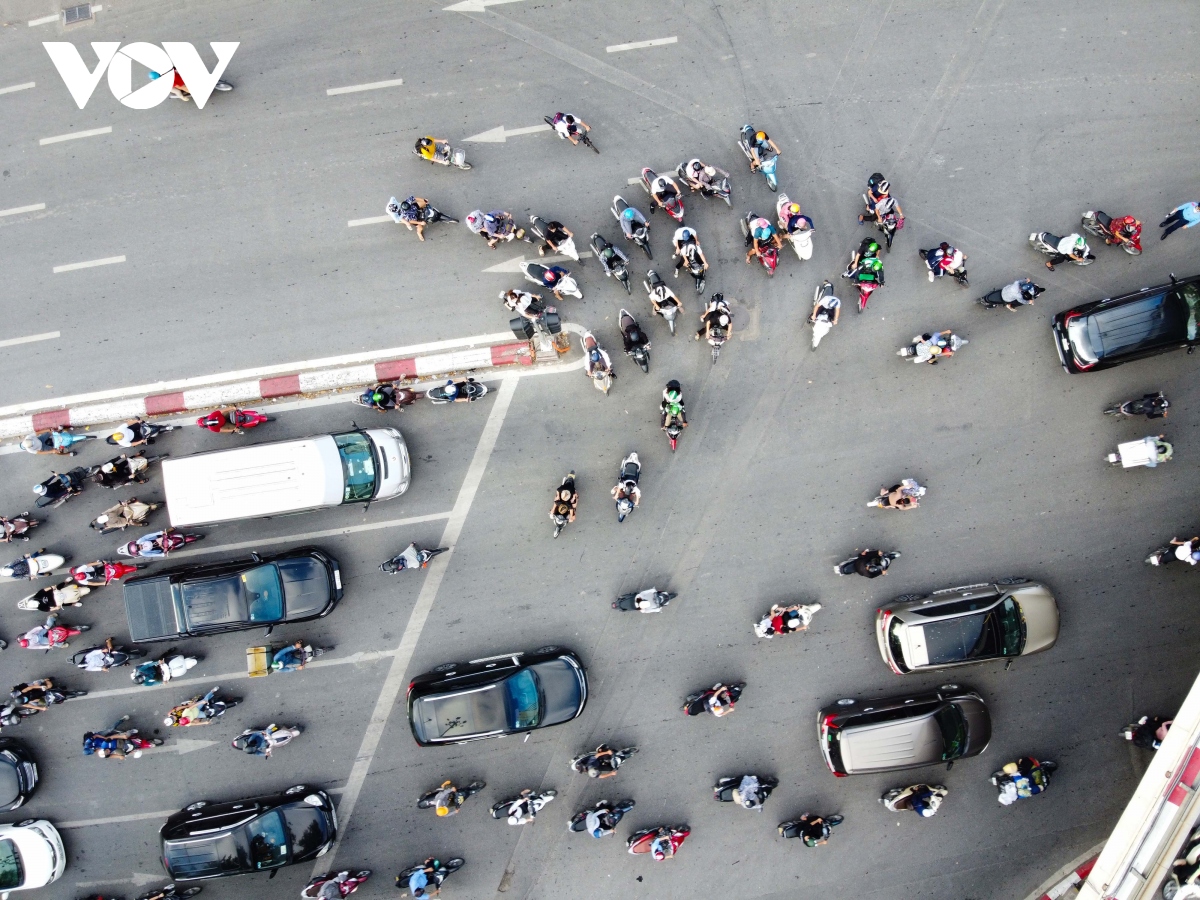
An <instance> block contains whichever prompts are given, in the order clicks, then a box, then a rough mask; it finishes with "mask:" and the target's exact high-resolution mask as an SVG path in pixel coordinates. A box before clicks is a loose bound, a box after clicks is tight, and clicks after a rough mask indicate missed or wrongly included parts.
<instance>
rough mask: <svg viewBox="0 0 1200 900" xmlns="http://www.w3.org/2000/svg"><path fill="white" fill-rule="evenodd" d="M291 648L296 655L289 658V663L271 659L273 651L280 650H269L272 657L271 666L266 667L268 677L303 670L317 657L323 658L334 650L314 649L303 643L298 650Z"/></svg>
mask: <svg viewBox="0 0 1200 900" xmlns="http://www.w3.org/2000/svg"><path fill="white" fill-rule="evenodd" d="M292 647H293V649H295V650H296V654H295V655H293V656H292V657H291V659H290V661H285V660H279V661H278V662H276V661H275V660H274V658H273V657H274V651H276V650H278V649H281V648H278V647H271V648H269V651H268V652H269V653H270V655H271V656H272V660H271V664H270V665H269V666H267V674H268V675H269V674H270V673H272V672H294V671H296V670H298V669H303V668H304V667H305V666H307V665H308V664H309V663H310V662H312V661H313V660H314V659H316V658H317V657H318V656H324V655H325V654H326V653H329V652H331V651H333V650H334V649H335V648H334V647H314V646H313V645H312V644H303V643H302V644H301V645H300V647H298V648H297V647H295V645H294V644H293V645H292Z"/></svg>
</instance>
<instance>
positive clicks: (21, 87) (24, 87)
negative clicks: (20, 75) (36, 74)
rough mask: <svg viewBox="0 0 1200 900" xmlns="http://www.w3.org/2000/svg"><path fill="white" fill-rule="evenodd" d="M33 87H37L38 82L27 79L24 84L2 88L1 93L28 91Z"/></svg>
mask: <svg viewBox="0 0 1200 900" xmlns="http://www.w3.org/2000/svg"><path fill="white" fill-rule="evenodd" d="M31 87H37V82H36V81H27V82H25V83H24V84H14V85H13V86H12V87H6V88H0V94H15V93H16V92H17V91H27V90H29V89H30V88H31Z"/></svg>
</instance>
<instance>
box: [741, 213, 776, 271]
mask: <svg viewBox="0 0 1200 900" xmlns="http://www.w3.org/2000/svg"><path fill="white" fill-rule="evenodd" d="M746 243H747V245H748V246H749V247H750V249H749V250H748V251H746V262H750V261H751V260H752V259H754V258H755V257H756V256H758V255H759V254H760V253H762V251H763V250H765V249H767V248H768V247H774V248H775V249H776V250H780V249H782V248H783V240H782V239H781V238H780V237H779V233H778V232H777V231H776V230H775V226H774V225H772V224H771V223H770V222H769V221H767V220H766V219H764V218H763V217H762V216H759V217H758V218H757V219H753V220H751V222H750V223H749V232H748V234H747V235H746Z"/></svg>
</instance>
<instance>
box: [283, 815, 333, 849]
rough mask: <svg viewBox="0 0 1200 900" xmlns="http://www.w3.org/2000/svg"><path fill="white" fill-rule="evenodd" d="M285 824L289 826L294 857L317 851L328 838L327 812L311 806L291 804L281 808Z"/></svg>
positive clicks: (289, 836) (289, 837)
mask: <svg viewBox="0 0 1200 900" xmlns="http://www.w3.org/2000/svg"><path fill="white" fill-rule="evenodd" d="M280 815H281V816H283V824H284V825H285V826H286V827H287V833H288V844H289V845H290V846H291V848H292V859H301V858H303V857H305V856H308V855H309V854H310V853H316V852H317V851H318V850H320V849H321V845H322V844H324V843H325V842H326V841H327V840H328V839H329V835H328V833H327V832H326V830H325V829H326V824H325V814H324V813H323V812H322V811H321V810H319V809H313V808H312V807H311V806H307V805H304V806H299V805H297V806H291V807H288V808H287V809H284V810H280Z"/></svg>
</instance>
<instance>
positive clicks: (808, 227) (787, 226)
mask: <svg viewBox="0 0 1200 900" xmlns="http://www.w3.org/2000/svg"><path fill="white" fill-rule="evenodd" d="M779 218H780V219H781V220H782V221H783V225H784V230H785V231H786V232H787V233H788V234H789V235H791V234H797V233H799V232H804V231H812V229H813V220H812V219H810V218H809V217H808V216H806V215H802V214H801V212H800V204H799V203H789V204H788V205H787V206H786V207H785V208H784V209H782V210H780V214H779Z"/></svg>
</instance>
